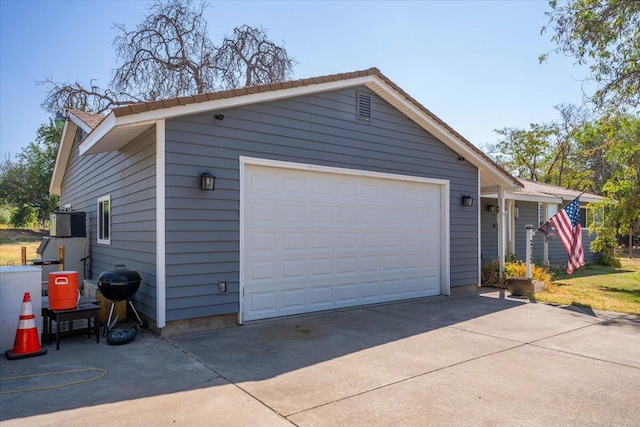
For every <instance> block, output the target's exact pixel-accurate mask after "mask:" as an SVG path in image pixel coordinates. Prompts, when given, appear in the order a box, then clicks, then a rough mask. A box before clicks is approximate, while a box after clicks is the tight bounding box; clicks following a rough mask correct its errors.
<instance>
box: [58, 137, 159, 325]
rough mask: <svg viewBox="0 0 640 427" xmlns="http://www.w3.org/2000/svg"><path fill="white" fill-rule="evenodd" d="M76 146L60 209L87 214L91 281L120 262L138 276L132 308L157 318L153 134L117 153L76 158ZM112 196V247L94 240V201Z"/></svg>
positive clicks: (68, 167) (62, 188)
mask: <svg viewBox="0 0 640 427" xmlns="http://www.w3.org/2000/svg"><path fill="white" fill-rule="evenodd" d="M78 146H79V143H78V142H77V141H76V142H75V143H74V146H73V149H72V153H71V156H70V159H69V163H68V165H67V170H66V171H65V175H64V181H63V182H62V187H61V194H60V206H64V205H65V204H68V203H70V204H71V205H72V208H73V210H76V211H84V212H86V213H87V221H88V222H89V226H90V231H91V232H90V234H89V240H90V243H91V245H90V247H91V254H90V261H91V273H90V276H89V277H90V278H93V279H97V278H98V276H99V275H100V274H101V273H102V272H103V271H105V270H111V269H113V268H114V266H115V265H116V264H124V265H126V266H127V268H130V269H133V270H136V271H138V272H139V273H140V276H141V277H142V283H141V286H140V289H139V290H138V292H137V293H136V295H135V296H134V300H135V305H136V308H137V309H138V310H140V311H141V312H142V313H144V314H145V315H147V316H149V317H150V318H152V319H155V317H156V311H155V305H156V292H155V286H156V276H155V274H156V267H155V265H156V246H155V245H156V215H155V204H156V197H155V159H156V156H155V132H153V131H150V132H147V133H146V134H145V135H142V136H141V137H140V138H138V139H137V140H135V141H133V142H132V143H130V144H128V145H127V146H126V147H124V148H123V149H122V150H120V151H114V152H109V153H100V154H94V155H87V156H79V155H78ZM107 195H110V196H111V244H109V245H105V244H98V243H97V241H96V210H97V199H98V198H99V197H102V196H107Z"/></svg>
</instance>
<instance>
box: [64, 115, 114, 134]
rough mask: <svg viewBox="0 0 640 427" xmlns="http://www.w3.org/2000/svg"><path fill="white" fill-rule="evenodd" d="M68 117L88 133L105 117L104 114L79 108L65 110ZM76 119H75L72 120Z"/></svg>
mask: <svg viewBox="0 0 640 427" xmlns="http://www.w3.org/2000/svg"><path fill="white" fill-rule="evenodd" d="M67 113H68V114H69V119H70V120H72V121H74V122H75V123H76V124H77V125H79V126H80V127H81V128H82V130H84V131H85V132H87V133H89V132H91V131H92V130H93V129H95V127H96V126H98V125H99V124H100V122H101V121H102V120H103V119H104V118H105V115H104V114H96V113H88V112H86V111H79V110H67ZM74 119H76V120H74Z"/></svg>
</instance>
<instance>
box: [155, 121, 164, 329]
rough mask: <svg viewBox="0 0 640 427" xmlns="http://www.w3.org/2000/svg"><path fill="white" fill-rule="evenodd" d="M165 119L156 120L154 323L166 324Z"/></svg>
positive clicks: (160, 325) (160, 326) (158, 324)
mask: <svg viewBox="0 0 640 427" xmlns="http://www.w3.org/2000/svg"><path fill="white" fill-rule="evenodd" d="M165 231H166V224H165V121H164V120H158V121H157V122H156V324H157V327H158V328H164V327H165V326H166V289H165V287H166V277H165V276H166V269H165V262H166V257H165Z"/></svg>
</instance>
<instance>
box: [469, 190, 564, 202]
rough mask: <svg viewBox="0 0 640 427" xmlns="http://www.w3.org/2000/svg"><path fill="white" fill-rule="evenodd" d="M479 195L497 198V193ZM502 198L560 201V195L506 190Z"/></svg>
mask: <svg viewBox="0 0 640 427" xmlns="http://www.w3.org/2000/svg"><path fill="white" fill-rule="evenodd" d="M480 197H482V198H483V199H497V198H498V194H497V193H491V194H482V195H481V196H480ZM504 199H505V200H515V201H519V202H541V203H562V197H554V196H538V195H533V194H518V193H509V192H506V191H505V192H504ZM572 200H573V199H572Z"/></svg>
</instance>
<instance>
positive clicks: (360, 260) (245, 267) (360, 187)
mask: <svg viewBox="0 0 640 427" xmlns="http://www.w3.org/2000/svg"><path fill="white" fill-rule="evenodd" d="M254 162H258V163H260V162H259V161H254ZM267 164H268V166H263V165H255V164H250V163H249V162H246V163H243V167H242V168H241V169H242V170H243V172H242V173H243V179H242V190H241V191H242V194H241V218H242V219H241V276H240V282H241V290H242V295H243V296H242V297H241V314H240V316H241V318H240V321H248V320H256V319H264V318H269V317H277V316H286V315H291V314H299V313H306V312H312V311H319V310H328V309H335V308H341V307H349V306H356V305H363V304H371V303H379V302H385V301H395V300H401V299H408V298H416V297H423V296H431V295H439V294H441V293H447V292H448V251H449V249H448V239H447V237H446V236H448V221H447V219H446V217H447V215H446V213H447V212H448V209H447V208H446V205H447V196H446V195H447V194H448V185H447V184H446V182H445V181H436V180H426V179H415V178H409V177H400V176H395V175H393V176H392V175H386V174H385V175H383V174H373V173H366V172H356V171H349V170H343V169H335V168H320V167H311V166H307V167H304V166H303V165H295V164H289V163H280V162H267ZM274 165H277V166H274ZM281 166H286V167H281ZM297 167H301V168H303V169H298V168H297Z"/></svg>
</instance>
